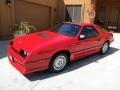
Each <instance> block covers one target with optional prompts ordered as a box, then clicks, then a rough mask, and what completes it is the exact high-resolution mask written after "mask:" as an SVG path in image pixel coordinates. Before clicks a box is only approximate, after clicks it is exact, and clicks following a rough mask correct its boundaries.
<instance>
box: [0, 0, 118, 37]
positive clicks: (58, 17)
mask: <svg viewBox="0 0 120 90" xmlns="http://www.w3.org/2000/svg"><path fill="white" fill-rule="evenodd" d="M11 1H12V3H11V4H10V5H7V4H6V0H0V39H10V38H11V36H12V33H13V32H12V28H13V26H14V24H15V23H16V18H15V0H11ZM20 1H25V2H29V3H33V4H36V5H41V6H44V7H50V9H51V10H50V11H51V13H50V26H53V25H55V24H57V23H61V22H64V21H65V18H66V17H65V14H66V6H67V5H81V6H82V7H81V8H82V10H81V21H80V22H82V23H94V21H95V20H97V19H98V16H99V11H100V7H108V8H109V7H119V8H120V6H119V5H120V1H119V0H20ZM100 1H101V3H99V2H100ZM37 10H38V9H37ZM108 11H109V9H106V12H105V13H106V18H105V20H106V25H107V22H108V21H107V20H108V16H107V15H109V13H108ZM91 12H92V14H94V15H92V16H93V17H92V18H91V16H90V15H91ZM41 13H42V11H41ZM119 19H120V16H119ZM119 21H120V20H119ZM118 24H119V27H120V22H118Z"/></svg>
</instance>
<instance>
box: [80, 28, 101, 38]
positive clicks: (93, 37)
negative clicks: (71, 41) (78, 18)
mask: <svg viewBox="0 0 120 90" xmlns="http://www.w3.org/2000/svg"><path fill="white" fill-rule="evenodd" d="M85 27H92V28H93V30H95V31H96V34H97V35H96V36H94V37H88V38H86V37H85V38H84V39H91V38H97V37H98V36H99V33H98V31H97V29H96V28H95V27H94V26H83V27H82V30H81V32H80V34H79V37H78V38H79V40H81V39H80V35H82V34H81V33H82V31H83V30H84V28H85Z"/></svg>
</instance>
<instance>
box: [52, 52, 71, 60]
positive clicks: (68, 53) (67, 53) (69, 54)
mask: <svg viewBox="0 0 120 90" xmlns="http://www.w3.org/2000/svg"><path fill="white" fill-rule="evenodd" d="M59 53H65V54H66V55H67V56H68V58H69V61H70V56H71V53H70V52H69V51H68V50H60V51H57V52H55V53H54V54H53V55H52V57H51V59H52V58H53V57H54V56H55V55H57V54H59Z"/></svg>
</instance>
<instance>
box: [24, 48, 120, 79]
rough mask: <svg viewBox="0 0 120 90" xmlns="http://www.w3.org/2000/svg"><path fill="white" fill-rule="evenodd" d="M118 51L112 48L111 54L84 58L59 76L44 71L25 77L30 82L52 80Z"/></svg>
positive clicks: (73, 63) (71, 64)
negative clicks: (51, 78)
mask: <svg viewBox="0 0 120 90" xmlns="http://www.w3.org/2000/svg"><path fill="white" fill-rule="evenodd" d="M118 50H119V49H117V48H114V47H111V48H110V50H109V52H108V53H107V54H106V55H100V54H95V55H92V56H89V57H86V58H83V59H81V60H78V61H75V62H72V63H70V65H69V66H68V67H67V68H66V70H64V71H63V72H60V73H57V74H55V73H52V72H50V71H49V70H46V71H42V72H35V73H32V74H28V75H26V76H25V77H26V78H27V79H29V80H30V81H36V80H43V79H47V78H50V77H54V76H57V75H60V74H64V73H67V72H70V71H73V70H76V69H79V68H81V67H83V66H85V65H88V64H90V63H93V62H96V63H99V62H98V61H99V60H101V59H103V58H104V57H107V56H109V55H112V54H113V53H115V52H117V51H118Z"/></svg>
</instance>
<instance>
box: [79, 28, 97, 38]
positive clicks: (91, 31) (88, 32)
mask: <svg viewBox="0 0 120 90" xmlns="http://www.w3.org/2000/svg"><path fill="white" fill-rule="evenodd" d="M80 35H84V36H85V39H87V38H94V37H97V36H98V33H97V31H96V29H95V28H94V27H93V26H85V27H84V28H83V30H82V32H81V34H80Z"/></svg>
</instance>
